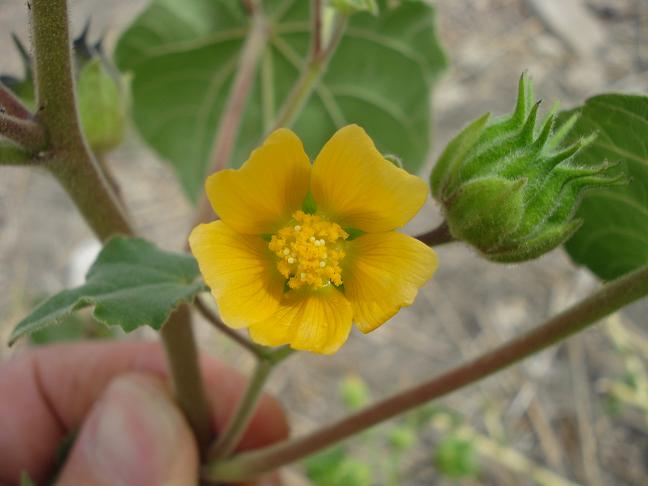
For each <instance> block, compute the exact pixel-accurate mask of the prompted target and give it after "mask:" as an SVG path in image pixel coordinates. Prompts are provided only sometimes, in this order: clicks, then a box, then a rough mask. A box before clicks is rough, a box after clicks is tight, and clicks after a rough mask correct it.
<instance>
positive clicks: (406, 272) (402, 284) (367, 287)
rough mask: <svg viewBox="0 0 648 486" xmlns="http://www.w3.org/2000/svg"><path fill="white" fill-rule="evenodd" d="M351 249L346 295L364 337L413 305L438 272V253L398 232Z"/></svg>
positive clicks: (352, 245) (363, 239) (366, 240)
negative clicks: (400, 311) (401, 309)
mask: <svg viewBox="0 0 648 486" xmlns="http://www.w3.org/2000/svg"><path fill="white" fill-rule="evenodd" d="M347 248H348V253H347V257H346V259H345V262H346V263H347V266H346V267H345V268H344V270H343V273H342V280H343V281H344V294H345V295H346V297H347V299H349V302H350V303H351V307H352V308H353V321H354V322H355V323H356V325H357V326H358V328H359V329H360V330H361V331H362V332H364V333H367V332H370V331H373V330H374V329H376V328H377V327H378V326H380V325H381V324H383V323H384V322H385V321H386V320H387V319H389V318H390V317H392V316H393V315H394V314H396V313H397V312H398V310H399V309H400V308H401V307H406V306H408V305H411V304H412V303H413V302H414V299H415V298H416V294H417V293H418V289H419V288H420V287H421V286H422V285H423V284H424V283H425V282H426V281H427V280H428V279H429V278H430V277H432V274H433V273H434V271H435V270H436V268H437V257H436V253H435V252H434V250H432V249H431V248H429V247H428V246H426V245H425V244H423V243H421V242H420V241H418V240H416V239H414V238H412V237H410V236H407V235H404V234H402V233H396V232H394V231H390V232H388V233H380V234H365V235H363V236H360V237H358V238H356V239H355V240H352V241H350V242H349V245H348V247H347Z"/></svg>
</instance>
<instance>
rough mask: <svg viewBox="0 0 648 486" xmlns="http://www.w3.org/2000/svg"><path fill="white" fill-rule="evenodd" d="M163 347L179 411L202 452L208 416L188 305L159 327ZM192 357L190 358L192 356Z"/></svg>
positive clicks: (207, 438)
mask: <svg viewBox="0 0 648 486" xmlns="http://www.w3.org/2000/svg"><path fill="white" fill-rule="evenodd" d="M160 334H161V336H162V341H163V342H164V348H165V350H166V354H167V359H168V361H169V368H170V370H171V377H172V381H173V389H174V391H175V396H176V399H177V401H178V405H180V408H181V410H183V411H184V413H185V415H186V416H187V420H188V421H189V424H190V425H191V429H192V430H193V431H194V433H195V435H196V440H197V441H198V446H199V448H200V450H201V451H206V450H207V447H208V446H209V443H210V441H211V438H212V435H213V433H212V425H211V415H210V411H209V408H208V407H207V406H206V404H207V398H206V396H205V391H204V389H203V386H202V382H201V373H200V368H199V365H198V359H197V357H198V350H197V349H196V341H195V339H194V336H193V330H192V328H191V318H190V315H189V307H187V306H181V307H179V308H178V309H177V310H176V311H174V312H173V314H171V316H170V317H169V320H168V321H167V322H166V324H164V326H163V327H162V329H161V330H160ZM192 358H193V359H192Z"/></svg>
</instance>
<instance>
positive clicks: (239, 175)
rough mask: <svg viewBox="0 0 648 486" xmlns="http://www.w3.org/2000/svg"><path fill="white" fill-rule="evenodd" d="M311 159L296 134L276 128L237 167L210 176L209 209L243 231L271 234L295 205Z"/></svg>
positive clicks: (305, 187) (207, 186)
mask: <svg viewBox="0 0 648 486" xmlns="http://www.w3.org/2000/svg"><path fill="white" fill-rule="evenodd" d="M309 179H310V162H309V160H308V156H307V155H306V153H305V152H304V146H303V145H302V143H301V140H299V137H297V135H295V133H293V132H292V131H290V130H287V129H285V128H281V129H279V130H276V131H275V132H273V133H272V134H271V135H270V136H269V137H268V138H267V139H266V141H265V142H264V143H263V145H262V146H261V147H259V148H258V149H256V150H254V151H253V152H252V155H250V158H249V159H248V160H247V162H245V163H244V164H243V165H242V166H241V168H240V169H237V170H234V169H227V170H222V171H220V172H217V173H215V174H213V175H211V176H210V177H209V178H208V179H207V183H206V184H205V190H206V191H207V197H209V201H210V202H211V205H212V207H213V208H214V211H215V212H216V214H217V215H218V217H219V218H221V219H222V220H223V221H224V222H225V224H227V225H228V226H230V227H231V228H233V229H235V230H236V231H238V232H239V233H244V234H263V233H272V232H274V231H275V230H277V229H279V228H280V227H281V226H282V225H283V224H284V223H286V222H287V221H288V219H290V216H291V215H292V213H293V212H294V211H296V210H297V209H299V208H300V207H301V205H302V202H303V201H304V198H305V197H306V194H307V193H308V185H309Z"/></svg>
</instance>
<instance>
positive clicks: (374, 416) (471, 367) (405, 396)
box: [203, 266, 648, 481]
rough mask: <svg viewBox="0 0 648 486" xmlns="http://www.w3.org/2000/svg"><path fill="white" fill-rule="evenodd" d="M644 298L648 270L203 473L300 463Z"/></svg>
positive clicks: (227, 474) (228, 475)
mask: <svg viewBox="0 0 648 486" xmlns="http://www.w3.org/2000/svg"><path fill="white" fill-rule="evenodd" d="M647 294H648V266H646V267H643V268H641V269H639V270H636V271H635V272H633V273H630V274H628V275H626V276H624V277H621V278H619V279H618V280H615V281H613V282H611V283H609V284H607V285H605V286H604V287H602V288H601V289H600V290H598V291H597V292H595V293H593V294H592V295H591V296H589V297H588V298H586V299H584V300H582V301H581V302H579V303H578V304H576V305H574V306H572V307H570V308H569V309H567V310H565V311H563V312H561V313H560V314H558V315H556V316H554V317H553V318H551V319H549V320H548V321H546V322H545V323H544V324H542V325H540V326H538V327H536V328H535V329H532V330H531V331H529V332H528V333H526V334H524V335H522V336H520V337H518V338H516V339H513V340H511V341H509V342H507V343H505V344H502V345H501V346H499V347H497V348H495V349H494V350H492V351H490V352H487V353H485V354H483V355H481V356H480V357H478V358H476V359H473V360H472V361H469V362H467V363H465V364H462V365H459V366H457V367H456V368H453V369H451V370H449V371H446V372H444V373H442V374H441V375H438V376H436V377H434V378H432V379H431V380H429V381H427V382H424V383H422V384H420V385H418V386H415V387H414V388H411V389H409V390H406V391H404V392H401V393H398V394H396V395H394V396H392V397H391V398H387V399H386V400H383V401H380V402H378V403H376V404H374V405H372V406H369V407H368V408H366V409H364V410H361V411H360V412H358V413H356V414H354V415H351V416H349V417H347V418H345V419H342V420H341V421H339V422H337V423H334V424H332V425H329V426H326V427H324V428H322V429H320V430H317V431H315V432H313V433H311V434H309V435H307V436H305V437H301V438H297V439H293V440H286V441H284V442H281V443H279V444H276V445H274V446H270V447H267V448H265V449H259V450H257V451H254V452H248V453H245V454H241V455H240V456H237V457H235V458H233V459H230V460H228V461H224V462H220V463H214V464H211V465H209V466H207V467H205V468H204V470H203V474H204V477H205V478H206V479H209V480H219V481H238V480H242V479H245V478H250V477H254V476H258V475H259V474H262V473H264V472H266V471H270V470H272V469H275V468H277V467H279V466H282V465H284V464H288V463H290V462H293V461H296V460H299V459H301V458H303V457H306V456H308V455H310V454H312V453H314V452H317V451H319V450H321V449H324V448H325V447H328V446H330V445H332V444H335V443H336V442H339V441H341V440H344V439H346V438H348V437H350V436H352V435H354V434H357V433H358V432H361V431H363V430H365V429H367V428H369V427H371V426H373V425H376V424H378V423H380V422H383V421H385V420H387V419H390V418H392V417H394V416H396V415H398V414H400V413H403V412H405V411H407V410H410V409H412V408H414V407H417V406H419V405H422V404H423V403H425V402H427V401H429V400H432V399H434V398H438V397H440V396H443V395H446V394H448V393H450V392H452V391H455V390H458V389H459V388H462V387H464V386H466V385H469V384H471V383H474V382H476V381H478V380H481V379H482V378H485V377H487V376H489V375H491V374H493V373H495V372H497V371H499V370H502V369H503V368H506V367H507V366H510V365H512V364H513V363H516V362H517V361H519V360H521V359H523V358H526V357H528V356H530V355H532V354H534V353H537V352H538V351H541V350H543V349H545V348H546V347H548V346H551V345H552V344H555V343H557V342H559V341H561V340H563V339H565V338H567V337H569V336H571V335H572V334H574V333H577V332H578V331H581V330H582V329H584V328H585V327H587V326H589V325H591V324H593V323H595V322H596V321H597V320H599V319H600V318H602V317H604V316H606V315H608V314H610V313H612V312H614V311H616V310H618V309H620V308H621V307H623V306H625V305H627V304H629V303H631V302H634V301H635V300H638V299H640V298H642V297H644V296H646V295H647Z"/></svg>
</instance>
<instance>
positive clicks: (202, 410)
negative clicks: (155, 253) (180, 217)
mask: <svg viewBox="0 0 648 486" xmlns="http://www.w3.org/2000/svg"><path fill="white" fill-rule="evenodd" d="M67 6H68V5H67V0H31V16H32V20H31V27H32V41H33V44H34V46H33V52H34V67H35V86H36V95H37V105H36V106H38V113H37V116H36V120H37V121H38V122H39V123H41V125H42V127H43V128H44V130H45V133H46V134H47V136H48V146H47V154H48V159H47V160H46V161H44V164H45V167H47V168H48V169H49V170H50V171H51V172H52V174H53V175H54V176H55V177H56V178H57V179H58V180H59V182H60V183H61V185H62V186H63V187H64V188H65V190H66V191H67V192H68V194H69V195H70V197H71V198H72V200H73V201H74V202H75V204H76V206H77V208H78V209H79V211H80V212H81V214H82V215H83V216H84V218H85V219H86V221H87V223H88V225H89V226H90V228H92V230H93V231H94V232H95V234H96V235H97V237H98V238H99V239H101V240H106V239H107V238H109V237H110V236H111V235H113V234H116V233H122V234H126V235H132V234H133V233H134V232H133V229H132V227H131V225H130V222H129V221H128V218H127V217H126V214H125V212H124V210H123V208H122V207H121V205H120V204H119V202H118V199H117V197H116V196H115V194H114V192H113V191H112V189H111V187H110V184H109V183H108V181H107V180H106V178H105V177H104V175H103V174H102V172H101V170H100V168H99V165H98V164H97V161H96V160H95V158H94V156H93V154H92V152H91V151H90V149H89V147H88V144H87V143H86V140H85V137H84V136H83V133H82V131H81V124H80V121H79V115H78V111H77V103H76V97H75V89H74V78H73V75H72V73H73V71H72V52H71V43H70V35H69V19H68V10H67ZM161 335H162V339H163V341H164V345H165V349H166V351H167V358H168V360H169V364H170V366H169V368H170V372H171V378H172V380H173V384H174V388H175V390H176V397H177V399H178V403H179V404H180V406H181V408H182V410H183V412H184V413H185V415H186V416H187V419H188V421H189V423H190V424H191V426H192V428H193V432H194V434H195V435H196V437H197V439H198V441H199V443H200V444H201V445H203V447H204V446H206V444H207V443H208V441H209V436H210V435H211V421H210V415H209V407H208V405H207V400H206V398H205V394H204V390H203V384H202V379H201V374H200V369H199V367H198V354H197V351H196V346H195V342H194V338H193V333H192V329H191V319H190V315H189V312H188V309H187V308H186V307H181V308H180V309H178V310H177V311H176V312H175V313H174V314H173V315H172V317H171V319H170V320H169V322H167V324H166V325H165V326H164V327H163V330H162V332H161Z"/></svg>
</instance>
